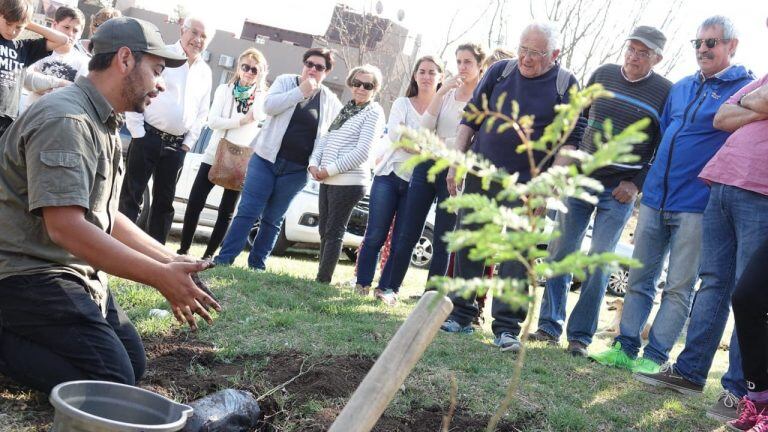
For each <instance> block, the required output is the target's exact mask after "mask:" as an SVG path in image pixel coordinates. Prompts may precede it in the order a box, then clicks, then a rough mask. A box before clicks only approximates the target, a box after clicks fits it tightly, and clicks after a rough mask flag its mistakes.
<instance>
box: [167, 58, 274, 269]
mask: <svg viewBox="0 0 768 432" xmlns="http://www.w3.org/2000/svg"><path fill="white" fill-rule="evenodd" d="M266 78H267V59H266V58H264V55H263V54H262V53H261V52H260V51H259V50H257V49H256V48H248V49H247V50H245V51H244V52H243V53H242V54H240V57H239V58H238V60H237V71H236V72H235V74H234V75H233V76H232V79H231V80H230V81H229V83H227V84H222V85H220V86H219V87H218V88H217V89H216V92H215V93H214V96H213V103H212V104H211V109H210V111H209V113H208V127H209V128H211V130H212V131H213V133H212V134H211V138H210V140H209V141H208V147H206V149H205V154H204V155H203V159H202V162H201V163H200V170H199V171H198V172H197V177H195V182H194V183H193V184H192V190H191V191H190V193H189V203H188V204H187V211H186V213H185V214H184V227H183V228H182V230H181V245H180V247H179V250H178V253H179V254H181V255H186V254H187V253H188V252H189V247H190V246H191V245H192V238H193V237H194V235H195V230H196V229H197V223H198V221H199V220H200V212H202V211H203V207H205V201H206V200H207V199H208V194H210V193H211V189H213V186H214V184H213V183H211V181H210V180H208V173H209V172H210V170H211V166H212V165H213V162H214V159H215V157H216V150H217V148H218V145H219V141H221V139H222V137H225V136H226V139H227V140H228V141H229V142H231V143H233V144H236V145H238V146H242V147H249V146H251V145H252V143H253V141H254V138H256V135H257V134H258V132H259V122H260V121H262V120H263V119H264V118H265V117H266V114H264V96H265V94H264V93H265V90H266V84H265V83H266ZM238 198H240V191H239V190H232V189H224V194H223V195H222V197H221V203H220V204H219V212H218V213H219V214H218V217H217V219H216V224H215V225H214V227H213V232H212V233H211V238H210V239H209V240H208V246H207V247H206V249H205V253H204V254H203V259H210V258H211V257H212V256H213V254H214V252H216V249H218V247H219V245H220V244H221V241H222V239H223V238H224V234H225V233H226V232H227V228H228V227H229V223H230V222H231V221H232V215H233V214H234V212H235V206H236V205H237V200H238Z"/></svg>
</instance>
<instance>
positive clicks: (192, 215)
mask: <svg viewBox="0 0 768 432" xmlns="http://www.w3.org/2000/svg"><path fill="white" fill-rule="evenodd" d="M210 170H211V166H210V165H208V164H207V163H201V164H200V170H199V171H198V172H197V177H195V182H194V183H193V184H192V190H191V191H190V192H189V202H187V211H186V212H185V213H184V228H182V230H181V246H179V253H180V254H186V253H187V252H189V247H190V246H191V245H192V239H193V237H194V236H195V230H197V223H198V222H199V221H200V213H201V212H202V211H203V208H204V207H205V201H206V200H207V199H208V195H209V194H210V193H211V189H213V187H214V186H215V185H214V184H213V183H211V182H210V180H208V172H209V171H210ZM238 198H240V191H236V190H231V189H224V194H223V195H222V196H221V203H219V211H218V217H217V218H216V224H215V225H214V226H213V232H212V233H211V238H210V239H208V247H206V248H205V253H204V254H203V258H206V259H207V258H211V257H212V256H213V254H214V253H216V249H218V248H219V245H220V244H221V241H222V240H224V234H226V233H227V228H229V223H230V222H232V215H234V214H235V206H236V205H237V200H238Z"/></svg>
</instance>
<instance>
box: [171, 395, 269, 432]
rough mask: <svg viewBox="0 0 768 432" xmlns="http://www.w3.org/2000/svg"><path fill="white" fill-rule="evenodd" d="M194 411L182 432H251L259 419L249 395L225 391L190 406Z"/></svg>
mask: <svg viewBox="0 0 768 432" xmlns="http://www.w3.org/2000/svg"><path fill="white" fill-rule="evenodd" d="M189 406H191V407H192V408H194V409H195V412H194V414H192V417H190V418H189V420H187V424H186V426H184V429H182V432H251V431H254V430H255V429H256V425H257V423H258V421H259V419H260V418H261V408H259V403H258V402H257V401H256V398H255V397H253V395H252V394H250V393H248V392H245V391H242V390H233V389H227V390H222V391H219V392H216V393H213V394H210V395H208V396H206V397H204V398H201V399H198V400H196V401H194V402H192V403H190V404H189Z"/></svg>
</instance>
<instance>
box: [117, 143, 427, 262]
mask: <svg viewBox="0 0 768 432" xmlns="http://www.w3.org/2000/svg"><path fill="white" fill-rule="evenodd" d="M121 137H122V141H123V145H124V147H123V148H124V149H127V147H128V143H129V142H130V135H128V133H127V131H122V132H121ZM210 137H211V131H210V129H208V128H205V129H203V132H202V133H201V134H200V138H199V139H198V140H197V142H196V143H195V146H194V147H193V148H192V149H190V151H189V153H188V154H187V156H186V157H185V159H184V167H183V168H182V170H181V174H180V175H179V180H178V183H177V184H176V196H175V199H174V203H173V207H174V210H175V212H174V217H173V221H174V226H173V227H172V229H171V232H172V233H178V232H180V231H181V224H183V222H184V213H185V212H186V209H187V202H189V194H190V191H191V190H192V184H193V183H194V181H195V177H196V176H197V172H198V171H199V170H200V163H201V162H202V158H203V153H204V151H205V148H206V146H207V145H208V141H209V140H210ZM149 190H150V187H147V191H145V193H144V201H145V202H149V200H150V196H149V195H150V194H149ZM223 191H224V189H222V188H221V187H219V186H216V187H214V188H213V190H212V191H211V193H210V194H209V195H208V199H207V200H206V205H205V208H204V209H203V211H202V212H201V214H200V221H199V223H198V229H197V232H196V233H195V234H196V235H197V236H199V237H202V238H208V237H209V236H210V233H211V231H212V229H213V226H214V224H215V223H216V217H217V211H218V205H219V203H220V202H221V196H222V193H223ZM319 191H320V184H319V183H318V182H316V181H314V180H310V181H309V182H308V183H307V185H306V186H305V187H304V189H303V190H301V192H299V194H298V195H297V196H296V197H295V198H294V199H293V201H292V202H291V205H290V206H289V207H288V211H287V212H286V214H285V221H284V222H283V226H282V228H281V229H280V235H279V237H278V239H277V243H276V244H275V248H274V249H273V251H272V253H273V254H275V255H282V254H284V253H285V252H286V251H287V250H288V249H289V248H291V247H303V248H317V247H319V245H320V232H319V222H320V216H319V215H320V211H319V208H318V193H319ZM368 199H369V197H368V196H367V195H366V196H365V197H364V198H363V199H362V200H361V201H360V203H359V204H358V205H356V206H355V208H354V209H353V210H352V216H351V217H350V220H349V224H348V226H347V232H346V234H345V235H344V242H343V246H344V253H345V255H346V256H347V257H348V258H349V259H350V260H353V261H354V260H355V259H356V258H357V248H358V247H359V246H360V244H361V243H362V241H363V236H364V235H365V227H366V225H367V223H368ZM147 208H148V206H143V208H142V212H141V214H140V216H139V220H138V222H137V224H138V225H139V226H142V227H143V226H144V225H145V224H146V220H147V213H148V212H147V211H145V210H144V209H147ZM434 221H435V214H434V205H433V208H432V209H431V211H430V213H429V216H428V218H427V223H426V226H425V227H424V231H423V232H422V236H421V238H420V239H419V242H418V244H417V245H416V247H415V248H414V251H413V253H412V255H411V264H412V265H413V266H415V267H420V268H426V267H429V264H430V262H431V261H432V242H433V232H434ZM258 230H259V223H258V222H256V224H254V226H253V228H252V229H251V231H250V232H249V233H248V247H250V246H251V245H252V244H253V240H254V239H255V238H256V234H257V233H258Z"/></svg>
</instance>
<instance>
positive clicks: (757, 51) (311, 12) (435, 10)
mask: <svg viewBox="0 0 768 432" xmlns="http://www.w3.org/2000/svg"><path fill="white" fill-rule="evenodd" d="M531 1H533V3H534V4H535V6H534V7H539V6H542V5H543V4H545V3H548V1H547V0H531ZM585 1H597V2H601V3H602V2H604V3H603V4H607V3H608V2H609V1H612V3H611V8H614V9H615V10H616V13H617V14H624V16H626V15H627V14H636V13H639V14H640V16H641V19H640V21H639V24H648V25H654V26H660V25H661V23H662V21H663V20H664V17H665V16H666V15H667V12H668V10H669V8H670V6H669V5H670V3H671V1H670V0H602V1H601V0H585ZM643 1H645V2H647V4H646V7H645V8H644V9H643V10H642V11H639V12H633V10H634V9H632V8H633V7H636V6H637V5H638V4H639V3H641V2H643ZM680 1H681V2H682V3H681V6H680V8H679V10H678V11H677V12H676V13H675V14H674V16H673V20H674V21H673V25H671V26H669V30H668V31H667V33H668V36H669V37H670V40H669V42H668V46H667V53H668V57H669V56H672V55H673V53H677V52H678V51H677V50H676V49H673V48H676V47H679V46H683V48H682V50H681V51H679V56H675V60H676V62H675V65H674V68H673V69H672V70H671V71H670V72H669V73H668V74H667V77H668V78H670V79H672V80H673V81H675V80H677V79H680V78H682V77H683V76H686V75H690V74H692V73H694V72H695V71H696V70H697V66H696V60H695V56H694V50H693V48H691V47H690V45H689V44H688V42H687V41H688V40H690V39H694V38H695V36H696V29H697V27H698V25H699V23H700V22H701V21H703V20H704V19H705V18H706V17H708V16H711V15H715V14H722V15H726V16H728V17H729V18H731V20H733V21H734V23H735V24H736V27H737V29H738V31H739V39H740V42H739V47H738V49H737V53H736V57H735V58H734V62H735V63H741V64H744V65H745V66H747V67H748V68H749V69H751V70H752V71H754V72H755V74H757V75H758V76H760V75H763V74H766V73H768V55H766V49H765V48H766V46H768V28H766V18H768V1H766V0H730V1H724V0H680ZM381 2H382V4H383V9H384V10H383V13H382V15H383V16H384V17H387V18H390V19H393V20H394V21H397V18H396V17H397V14H398V11H399V10H402V11H403V12H404V19H403V20H402V21H401V22H400V24H401V25H403V26H404V27H406V28H407V29H408V30H409V32H410V33H409V34H410V36H409V40H408V41H407V43H408V44H407V50H409V52H410V50H411V49H412V47H413V44H414V43H415V42H416V35H417V34H420V35H421V45H420V47H419V54H427V53H439V52H440V50H441V48H442V47H443V46H444V45H445V39H446V37H447V30H448V28H449V25H450V23H451V21H452V20H453V21H454V25H453V32H452V35H451V37H454V36H456V35H457V34H458V33H461V32H462V31H464V30H465V29H468V28H469V29H470V30H469V31H468V32H467V34H466V35H465V36H464V37H462V38H461V40H460V41H459V42H462V41H487V40H488V30H489V28H495V29H498V21H497V22H496V23H495V24H494V26H493V27H490V18H489V17H490V16H491V15H492V13H488V14H486V17H485V18H484V19H481V20H480V21H479V22H477V23H475V25H472V24H473V23H474V22H475V20H476V19H477V18H478V16H479V15H481V13H482V11H483V10H484V9H485V7H486V6H487V4H488V3H489V0H419V1H414V0H381ZM138 3H139V5H141V6H143V7H145V8H148V9H153V10H157V11H160V12H165V13H169V14H170V13H171V12H172V11H173V9H174V7H175V6H176V5H177V4H183V5H184V6H185V7H186V8H187V9H188V10H190V11H192V13H195V14H197V15H202V16H204V17H206V19H208V20H209V23H210V25H212V26H213V27H215V28H218V29H220V30H226V31H229V32H232V33H235V34H236V35H239V34H240V31H241V29H242V25H243V20H244V19H246V18H247V19H250V20H252V21H257V22H260V23H263V24H267V25H271V26H275V27H281V28H286V29H291V30H296V31H301V32H304V33H310V34H324V33H325V30H326V28H327V26H328V23H329V21H330V18H331V14H332V11H333V7H334V4H335V3H336V0H312V1H303V0H279V1H276V2H274V3H273V2H270V3H271V4H270V5H269V6H262V5H264V3H266V2H264V1H258V0H256V1H253V0H216V2H215V4H216V7H215V8H212V7H211V4H212V2H211V1H210V0H139V1H138ZM344 3H346V4H348V5H350V6H351V7H353V8H354V9H356V10H366V11H371V10H373V9H374V6H373V5H374V2H373V1H372V0H344ZM508 4H510V5H512V6H510V10H505V11H503V13H502V15H503V16H504V19H505V23H504V26H503V31H502V33H503V34H504V36H505V37H506V39H507V44H506V45H507V46H508V47H509V48H515V47H516V45H517V40H518V38H519V33H520V31H521V30H522V28H523V27H524V26H525V24H526V23H527V22H530V21H531V11H530V10H529V1H527V0H509V1H508ZM254 5H256V7H254ZM513 7H514V8H515V9H512V8H513ZM540 16H541V15H538V16H537V18H538V17H540ZM454 17H455V18H454ZM672 32H674V35H670V34H669V33H672ZM600 37H602V38H607V39H606V40H605V41H604V42H606V43H607V42H609V41H611V40H615V39H616V38H619V37H623V35H619V34H610V32H608V34H601V35H600ZM599 42H603V41H599ZM683 44H686V45H683ZM485 45H487V43H486V44H485ZM450 51H451V49H448V50H447V51H446V52H447V53H450ZM445 57H446V58H447V57H450V55H446V56H445Z"/></svg>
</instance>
